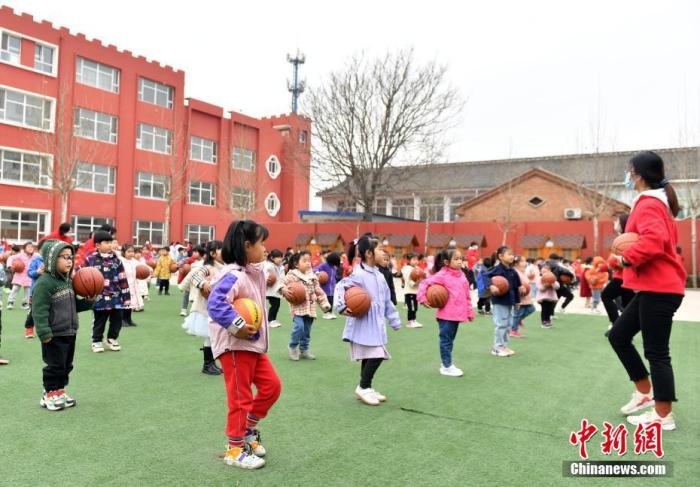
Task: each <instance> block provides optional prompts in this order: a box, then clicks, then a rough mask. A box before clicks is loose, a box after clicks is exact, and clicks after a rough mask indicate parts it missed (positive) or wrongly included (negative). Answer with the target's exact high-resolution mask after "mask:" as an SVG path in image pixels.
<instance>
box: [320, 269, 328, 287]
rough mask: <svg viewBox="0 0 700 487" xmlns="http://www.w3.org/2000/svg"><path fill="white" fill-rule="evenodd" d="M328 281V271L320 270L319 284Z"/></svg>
mask: <svg viewBox="0 0 700 487" xmlns="http://www.w3.org/2000/svg"><path fill="white" fill-rule="evenodd" d="M327 282H328V273H327V272H325V271H321V272H319V273H318V283H319V284H325V283H327Z"/></svg>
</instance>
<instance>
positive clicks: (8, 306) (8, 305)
mask: <svg viewBox="0 0 700 487" xmlns="http://www.w3.org/2000/svg"><path fill="white" fill-rule="evenodd" d="M14 307H15V303H7V309H13V308H14Z"/></svg>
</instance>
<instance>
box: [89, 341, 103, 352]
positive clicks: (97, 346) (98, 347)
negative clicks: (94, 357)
mask: <svg viewBox="0 0 700 487" xmlns="http://www.w3.org/2000/svg"><path fill="white" fill-rule="evenodd" d="M92 351H93V352H95V353H102V352H104V351H105V347H104V346H103V345H102V342H92Z"/></svg>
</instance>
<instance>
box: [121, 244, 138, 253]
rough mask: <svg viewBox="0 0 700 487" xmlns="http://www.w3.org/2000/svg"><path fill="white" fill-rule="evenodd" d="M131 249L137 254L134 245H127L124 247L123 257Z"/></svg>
mask: <svg viewBox="0 0 700 487" xmlns="http://www.w3.org/2000/svg"><path fill="white" fill-rule="evenodd" d="M129 249H134V252H136V247H134V244H130V243H126V244H124V245H122V255H124V254H126V251H127V250H129Z"/></svg>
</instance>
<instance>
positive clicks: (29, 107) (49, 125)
mask: <svg viewBox="0 0 700 487" xmlns="http://www.w3.org/2000/svg"><path fill="white" fill-rule="evenodd" d="M0 122H5V123H8V124H10V125H19V126H21V127H27V128H32V129H38V130H47V131H53V100H51V99H49V98H44V97H42V96H36V95H31V94H28V93H23V92H21V91H14V90H12V89H10V88H5V87H1V86H0Z"/></svg>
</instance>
